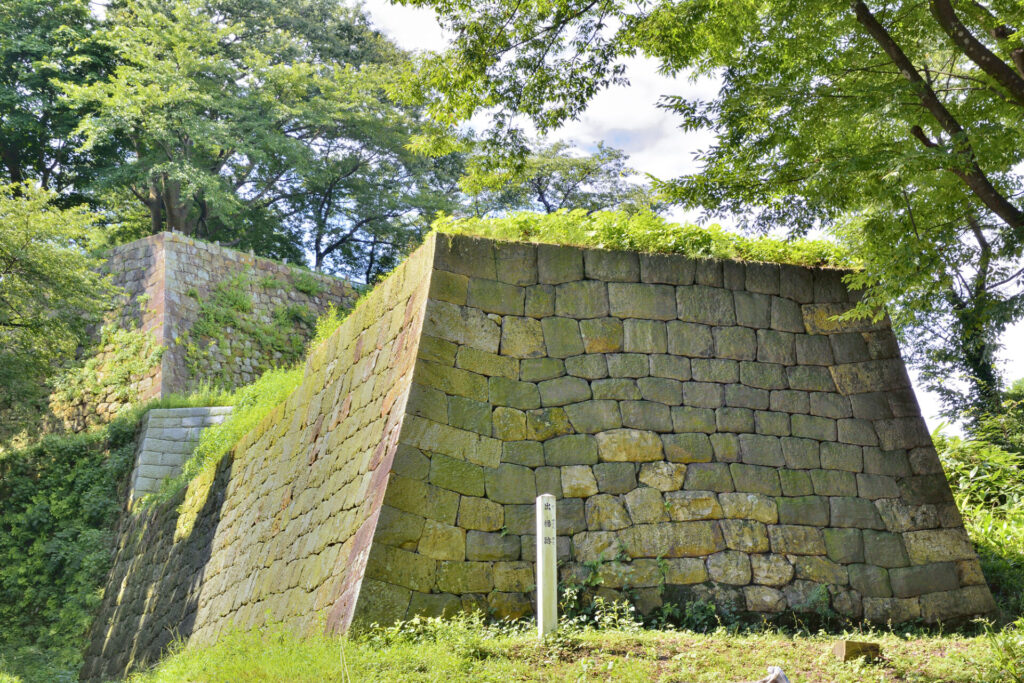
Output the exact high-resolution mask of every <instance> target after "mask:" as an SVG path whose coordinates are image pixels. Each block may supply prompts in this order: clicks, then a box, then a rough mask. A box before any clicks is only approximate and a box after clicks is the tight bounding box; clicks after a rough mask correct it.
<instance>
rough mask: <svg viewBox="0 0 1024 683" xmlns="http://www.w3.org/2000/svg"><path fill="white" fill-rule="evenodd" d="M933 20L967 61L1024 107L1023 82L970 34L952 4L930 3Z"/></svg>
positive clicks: (943, 1) (938, 0)
mask: <svg viewBox="0 0 1024 683" xmlns="http://www.w3.org/2000/svg"><path fill="white" fill-rule="evenodd" d="M931 10H932V16H933V17H935V21H937V22H938V23H939V26H941V27H942V30H943V31H945V32H946V35H948V36H949V37H950V39H951V40H952V41H953V42H954V43H956V45H957V47H959V48H960V49H961V50H962V51H963V53H964V54H965V55H967V57H968V59H970V60H971V61H972V62H974V63H975V64H977V65H978V68H980V69H981V70H982V71H984V72H985V73H987V74H988V75H989V76H991V77H992V78H993V79H995V81H996V82H997V83H999V85H1001V86H1003V87H1004V88H1006V90H1007V92H1009V93H1010V96H1011V97H1012V98H1013V99H1014V101H1015V102H1017V104H1019V105H1021V106H1022V107H1024V78H1022V77H1021V76H1019V75H1017V73H1016V72H1015V71H1014V70H1013V69H1011V68H1010V66H1009V65H1008V64H1007V63H1006V62H1004V61H1003V60H1002V59H1000V58H999V57H998V56H997V55H995V54H994V53H993V52H992V51H991V50H989V49H988V48H987V47H985V45H984V44H982V43H981V41H979V40H978V39H977V38H975V37H974V35H973V34H971V32H970V31H968V30H967V27H966V26H964V25H963V22H961V21H960V19H959V17H957V16H956V12H955V11H954V10H953V5H952V4H951V3H950V1H949V0H931Z"/></svg>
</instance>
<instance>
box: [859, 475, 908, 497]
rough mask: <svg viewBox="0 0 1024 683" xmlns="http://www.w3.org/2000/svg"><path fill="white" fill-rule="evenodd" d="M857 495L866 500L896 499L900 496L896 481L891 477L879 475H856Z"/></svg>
mask: <svg viewBox="0 0 1024 683" xmlns="http://www.w3.org/2000/svg"><path fill="white" fill-rule="evenodd" d="M857 494H858V495H859V496H860V497H861V498H867V499H868V500H876V499H878V498H896V497H897V496H899V495H900V488H899V486H897V485H896V480H895V479H894V478H893V477H886V476H882V475H879V474H858V475H857Z"/></svg>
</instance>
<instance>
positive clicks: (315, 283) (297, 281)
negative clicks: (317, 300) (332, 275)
mask: <svg viewBox="0 0 1024 683" xmlns="http://www.w3.org/2000/svg"><path fill="white" fill-rule="evenodd" d="M292 286H293V287H295V289H296V290H297V291H299V292H302V293H303V294H305V295H307V296H316V295H317V294H319V293H320V292H321V291H323V285H322V284H320V281H319V280H317V279H316V278H315V277H313V275H312V274H310V273H309V272H308V271H305V270H293V271H292Z"/></svg>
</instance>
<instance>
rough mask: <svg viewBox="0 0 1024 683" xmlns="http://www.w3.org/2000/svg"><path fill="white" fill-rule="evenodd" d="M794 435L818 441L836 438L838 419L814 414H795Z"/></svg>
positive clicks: (793, 419) (793, 422)
mask: <svg viewBox="0 0 1024 683" xmlns="http://www.w3.org/2000/svg"><path fill="white" fill-rule="evenodd" d="M791 424H792V430H793V436H796V437H801V438H805V439H815V440H817V441H835V440H836V421H835V420H830V419H828V418H825V417H815V416H813V415H794V416H793V418H792V421H791Z"/></svg>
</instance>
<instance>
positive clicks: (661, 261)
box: [640, 254, 694, 285]
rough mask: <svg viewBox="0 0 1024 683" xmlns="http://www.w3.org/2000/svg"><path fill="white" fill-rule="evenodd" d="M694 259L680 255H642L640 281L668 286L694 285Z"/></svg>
mask: <svg viewBox="0 0 1024 683" xmlns="http://www.w3.org/2000/svg"><path fill="white" fill-rule="evenodd" d="M693 271H694V262H693V259H689V258H686V257H685V256H679V255H678V254H640V279H641V280H642V281H643V282H651V283H663V284H668V285H690V284H693Z"/></svg>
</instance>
